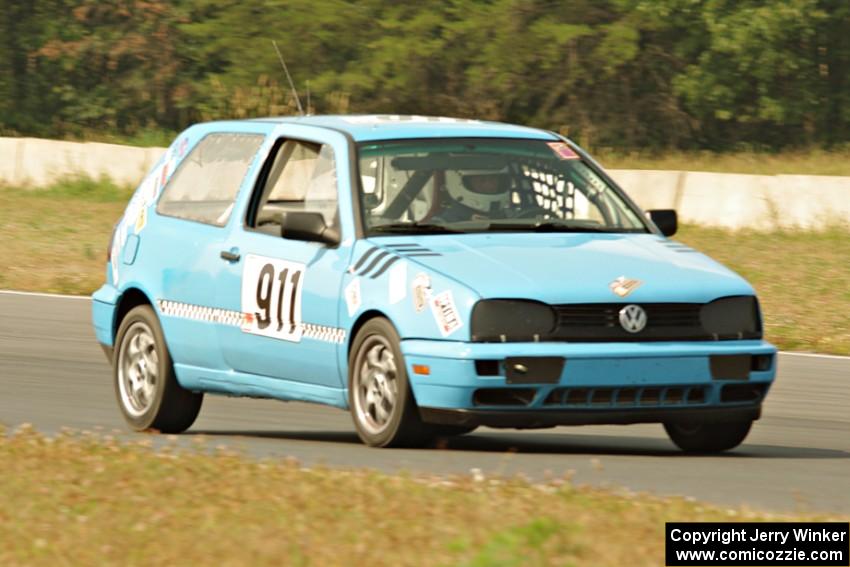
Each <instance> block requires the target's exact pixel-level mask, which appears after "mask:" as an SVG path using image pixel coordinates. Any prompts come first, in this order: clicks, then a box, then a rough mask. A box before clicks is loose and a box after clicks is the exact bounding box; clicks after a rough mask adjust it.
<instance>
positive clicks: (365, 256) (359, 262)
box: [351, 246, 378, 272]
mask: <svg viewBox="0 0 850 567" xmlns="http://www.w3.org/2000/svg"><path fill="white" fill-rule="evenodd" d="M377 249H378V247H377V246H372V247H371V248H369V249H368V250H367V251H366V253H365V254H363V255H362V256H360V259H359V260H357V263H356V264H354V267H353V268H351V271H352V272H356V271H357V270H359V269H360V266H362V265H363V264H364V263H366V260H368V259H369V256H371V255H372V254H374V253H375V250H377Z"/></svg>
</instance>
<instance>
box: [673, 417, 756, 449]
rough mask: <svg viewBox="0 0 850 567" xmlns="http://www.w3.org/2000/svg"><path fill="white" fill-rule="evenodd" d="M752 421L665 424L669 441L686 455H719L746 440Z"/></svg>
mask: <svg viewBox="0 0 850 567" xmlns="http://www.w3.org/2000/svg"><path fill="white" fill-rule="evenodd" d="M752 425H753V422H752V421H733V422H731V423H665V424H664V429H665V430H666V431H667V435H669V436H670V440H671V441H673V443H675V444H676V446H677V447H679V449H681V450H682V451H685V452H686V453H720V452H722V451H728V450H729V449H734V448H735V447H737V446H738V445H740V444H741V443H743V441H744V439H746V437H747V434H748V433H749V432H750V428H751V427H752Z"/></svg>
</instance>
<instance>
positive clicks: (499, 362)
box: [402, 340, 776, 427]
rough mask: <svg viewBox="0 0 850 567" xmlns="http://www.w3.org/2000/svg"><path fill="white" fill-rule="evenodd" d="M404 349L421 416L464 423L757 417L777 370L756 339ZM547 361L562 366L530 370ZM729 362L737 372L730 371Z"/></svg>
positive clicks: (440, 344) (435, 344)
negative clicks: (521, 364)
mask: <svg viewBox="0 0 850 567" xmlns="http://www.w3.org/2000/svg"><path fill="white" fill-rule="evenodd" d="M402 352H403V353H404V355H405V362H406V364H407V372H408V376H409V377H410V383H411V386H412V388H413V393H414V396H415V398H416V401H417V404H418V405H419V407H420V411H421V414H422V418H423V420H424V421H427V422H431V423H446V424H455V425H469V426H471V425H488V426H494V427H550V426H554V425H584V424H625V423H653V422H671V421H695V420H699V421H741V420H751V419H758V417H759V415H760V411H761V403H762V401H763V399H764V397H765V395H766V394H767V392H768V389H769V388H770V385H771V383H772V382H773V379H774V377H775V375H776V356H775V355H776V349H775V348H774V347H773V345H771V344H769V343H767V342H764V341H760V340H746V341H745V340H742V341H717V342H676V343H674V342H670V343H659V342H652V343H497V344H493V343H461V342H449V341H429V340H406V341H402ZM517 357H519V358H517ZM507 359H510V360H509V361H508V362H509V363H510V364H506V360H507ZM553 359H562V360H563V366H560V365H558V366H556V368H557V371H556V372H555V373H554V374H552V373H551V372H548V374H550V375H548V376H547V375H546V374H547V372H541V373H540V376H535V375H534V374H535V372H536V370H535V364H534V361H535V360H543V361H547V362H548V361H551V360H553ZM514 360H522V361H526V362H529V363H530V364H528V367H529V368H530V369H531V371H530V373H529V375H528V376H525V377H523V378H522V379H521V380H517V376H516V373H515V372H512V370H511V368H512V366H513V362H512V361H514ZM728 362H731V363H732V364H731V367H735V368H737V370H735V368H731V370H730V365H729V364H727V363H728ZM742 364H743V365H744V366H743V367H742V366H741V365H742ZM414 366H415V367H416V368H414ZM424 368H427V369H428V374H427V375H426V374H424V373H423V369H424ZM541 368H543V367H541ZM417 371H418V372H417ZM538 378H539V379H538Z"/></svg>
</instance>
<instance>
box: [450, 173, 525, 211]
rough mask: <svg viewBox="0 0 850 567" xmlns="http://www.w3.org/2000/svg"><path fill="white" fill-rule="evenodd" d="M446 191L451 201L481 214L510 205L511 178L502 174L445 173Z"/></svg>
mask: <svg viewBox="0 0 850 567" xmlns="http://www.w3.org/2000/svg"><path fill="white" fill-rule="evenodd" d="M446 174H447V175H446V189H447V190H448V192H449V195H451V197H452V199H454V200H455V201H457V202H458V203H460V204H461V205H464V206H465V207H469V208H470V209H475V210H476V211H480V212H482V213H489V212H490V211H492V210H493V209H504V208H506V207H507V206H508V205H509V204H510V199H511V178H510V176H509V175H507V174H506V173H503V172H496V173H494V172H492V171H488V172H480V173H479V172H476V173H464V174H461V173H460V172H454V171H447V172H446Z"/></svg>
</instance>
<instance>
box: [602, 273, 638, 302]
mask: <svg viewBox="0 0 850 567" xmlns="http://www.w3.org/2000/svg"><path fill="white" fill-rule="evenodd" d="M642 283H643V282H642V281H640V280H633V279H629V278H626V276H620V277H619V278H617V279H616V280H614V281H612V282H611V283H610V284H608V287H609V288H610V289H611V291H612V292H614V295H617V296H618V297H626V296H627V295H629V294H630V293H631V292H633V291H634V290H636V289H637V288H638V287H640V284H642Z"/></svg>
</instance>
